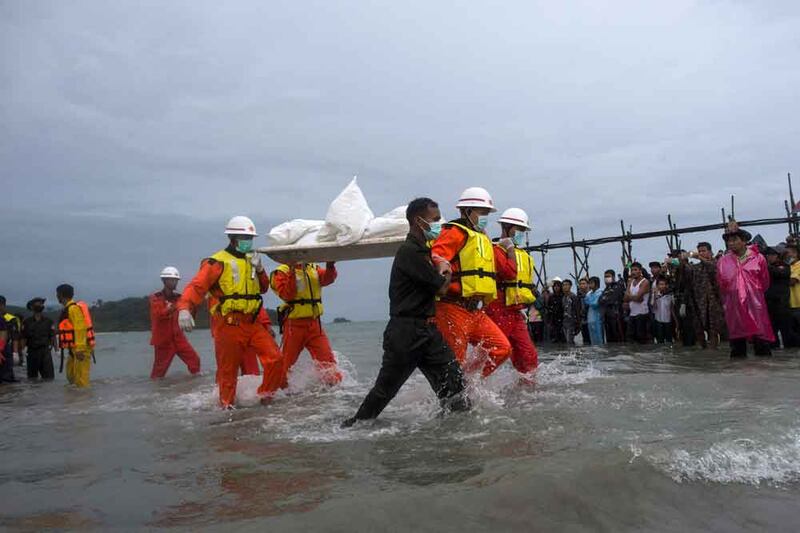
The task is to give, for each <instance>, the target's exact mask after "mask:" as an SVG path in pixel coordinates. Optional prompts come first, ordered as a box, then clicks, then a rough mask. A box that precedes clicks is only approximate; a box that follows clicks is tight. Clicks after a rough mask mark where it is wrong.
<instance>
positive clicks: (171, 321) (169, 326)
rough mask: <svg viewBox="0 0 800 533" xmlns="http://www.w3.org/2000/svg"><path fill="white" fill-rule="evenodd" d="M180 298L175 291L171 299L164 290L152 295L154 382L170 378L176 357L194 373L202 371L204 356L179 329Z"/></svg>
mask: <svg viewBox="0 0 800 533" xmlns="http://www.w3.org/2000/svg"><path fill="white" fill-rule="evenodd" d="M180 296H181V295H180V294H178V293H177V292H173V293H172V296H170V297H167V295H165V294H164V291H158V292H155V293H153V294H151V295H150V330H151V336H150V344H151V345H152V346H153V350H154V351H155V357H154V359H153V370H152V371H151V372H150V378H151V379H156V378H163V377H164V376H165V375H167V370H169V365H170V364H172V360H173V359H174V358H175V355H176V354H177V355H178V357H180V358H181V360H183V362H184V363H186V368H187V369H188V370H189V372H190V373H191V374H197V373H198V372H200V357H198V355H197V352H196V351H195V350H194V348H193V347H192V345H191V344H189V341H188V340H187V339H186V335H184V334H183V331H182V330H181V328H180V326H178V310H177V308H176V307H175V304H177V303H178V299H179V298H180Z"/></svg>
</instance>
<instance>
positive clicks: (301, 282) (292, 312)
mask: <svg viewBox="0 0 800 533" xmlns="http://www.w3.org/2000/svg"><path fill="white" fill-rule="evenodd" d="M275 272H283V273H284V274H289V275H294V276H295V284H296V286H297V293H296V294H295V296H294V298H293V299H291V300H288V301H286V303H285V304H283V305H281V306H280V309H279V311H281V312H284V311H286V310H288V311H289V315H288V316H287V318H319V317H320V316H322V313H323V311H324V309H323V307H322V285H320V282H319V272H318V271H317V265H316V264H315V263H308V264H307V265H306V266H305V268H304V269H303V270H298V269H296V268H295V269H292V268H291V267H290V266H289V265H280V266H278V269H277V270H276V271H275ZM275 272H273V273H272V275H273V276H274V275H275Z"/></svg>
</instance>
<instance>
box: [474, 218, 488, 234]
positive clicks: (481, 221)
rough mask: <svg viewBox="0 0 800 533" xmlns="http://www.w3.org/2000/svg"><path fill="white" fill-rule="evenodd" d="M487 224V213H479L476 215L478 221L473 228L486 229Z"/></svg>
mask: <svg viewBox="0 0 800 533" xmlns="http://www.w3.org/2000/svg"><path fill="white" fill-rule="evenodd" d="M488 224H489V215H480V216H478V221H477V222H476V223H475V229H477V230H478V231H483V230H485V229H486V226H487V225H488Z"/></svg>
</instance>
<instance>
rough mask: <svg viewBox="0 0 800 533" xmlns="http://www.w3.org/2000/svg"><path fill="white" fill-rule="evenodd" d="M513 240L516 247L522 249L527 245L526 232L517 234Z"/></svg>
mask: <svg viewBox="0 0 800 533" xmlns="http://www.w3.org/2000/svg"><path fill="white" fill-rule="evenodd" d="M511 240H513V241H514V246H516V247H517V248H522V245H523V244H525V232H524V231H518V232H516V233H515V234H514V236H513V237H512V238H511Z"/></svg>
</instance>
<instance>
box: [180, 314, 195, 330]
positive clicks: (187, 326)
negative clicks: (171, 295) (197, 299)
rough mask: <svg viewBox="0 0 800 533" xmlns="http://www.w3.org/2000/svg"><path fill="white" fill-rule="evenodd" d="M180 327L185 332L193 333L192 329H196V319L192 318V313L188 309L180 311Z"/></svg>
mask: <svg viewBox="0 0 800 533" xmlns="http://www.w3.org/2000/svg"><path fill="white" fill-rule="evenodd" d="M178 325H179V326H180V327H181V329H182V330H183V331H192V329H194V318H192V313H190V312H189V311H188V310H187V309H181V310H180V311H178Z"/></svg>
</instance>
